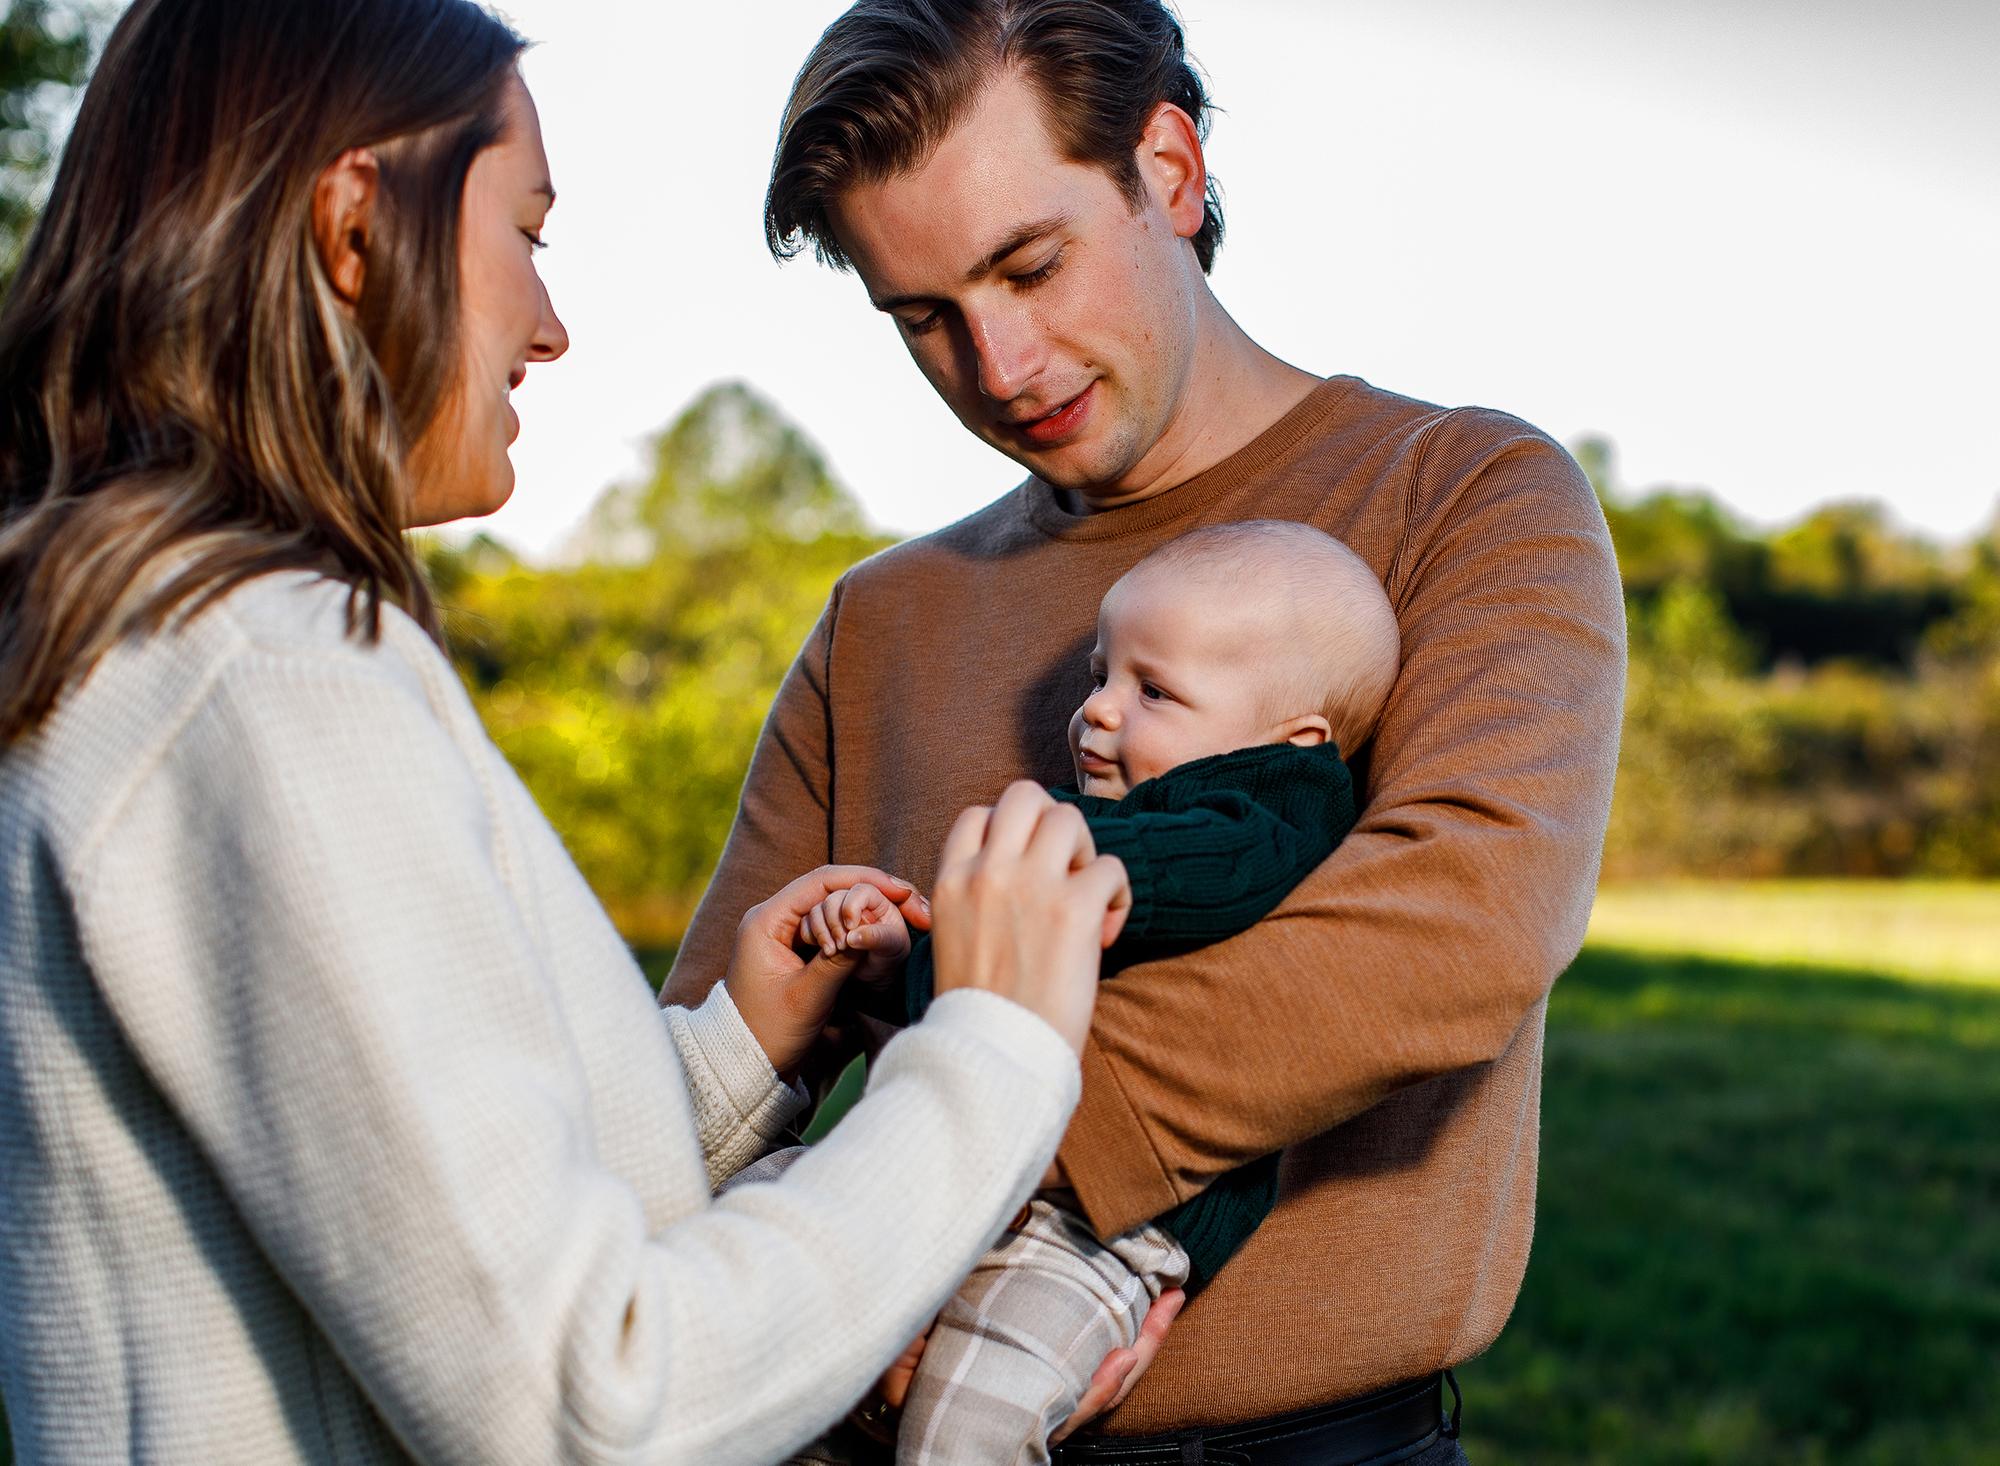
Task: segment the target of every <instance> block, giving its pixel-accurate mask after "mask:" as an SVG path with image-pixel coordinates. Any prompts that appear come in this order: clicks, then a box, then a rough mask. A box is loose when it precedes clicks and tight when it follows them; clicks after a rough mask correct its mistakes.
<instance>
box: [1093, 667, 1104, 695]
mask: <svg viewBox="0 0 2000 1466" xmlns="http://www.w3.org/2000/svg"><path fill="white" fill-rule="evenodd" d="M1090 685H1091V686H1092V687H1093V688H1095V689H1097V690H1098V691H1100V692H1101V691H1103V689H1104V674H1103V673H1102V672H1100V671H1099V670H1098V669H1097V668H1095V667H1092V668H1091V669H1090Z"/></svg>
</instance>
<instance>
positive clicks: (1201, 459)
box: [1059, 291, 1320, 514]
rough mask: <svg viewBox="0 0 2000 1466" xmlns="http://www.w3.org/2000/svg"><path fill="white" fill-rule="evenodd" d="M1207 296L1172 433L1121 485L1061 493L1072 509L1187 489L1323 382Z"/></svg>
mask: <svg viewBox="0 0 2000 1466" xmlns="http://www.w3.org/2000/svg"><path fill="white" fill-rule="evenodd" d="M1203 297H1204V298H1203V301H1202V308H1201V313H1202V318H1201V321H1200V323H1199V325H1198V327H1197V332H1196V341H1195V349H1194V353H1193V360H1192V361H1191V362H1190V364H1189V369H1188V380H1187V383H1186V385H1185V386H1184V387H1183V388H1182V391H1181V394H1180V402H1179V405H1178V406H1177V407H1176V409H1175V411H1174V415H1173V417H1172V419H1171V420H1170V421H1169V422H1168V424H1167V429H1166V431H1165V432H1163V433H1162V434H1161V435H1160V437H1159V441H1157V442H1156V443H1154V444H1153V446H1152V447H1151V448H1150V449H1148V450H1147V452H1146V455H1145V457H1143V458H1142V459H1140V460H1139V462H1138V463H1137V464H1135V465H1134V466H1133V469H1132V472H1131V473H1129V474H1127V475H1126V476H1125V478H1124V479H1123V480H1121V483H1120V486H1118V487H1114V488H1107V489H1104V490H1101V491H1099V490H1092V489H1066V490H1063V491H1061V493H1060V496H1059V498H1060V502H1061V504H1062V506H1063V507H1064V508H1065V509H1066V510H1068V511H1069V512H1070V513H1072V514H1098V513H1101V512H1103V511H1104V510H1106V509H1117V508H1121V507H1123V506H1125V505H1128V504H1137V503H1141V502H1143V501H1144V500H1147V499H1151V498H1155V497H1157V496H1158V495H1160V494H1164V493H1166V492H1168V491H1169V490H1171V489H1174V488H1177V487H1179V486H1180V485H1181V484H1184V483H1186V482H1187V481H1188V480H1189V479H1191V478H1194V477H1195V476H1196V475H1197V474H1201V473H1205V472H1207V471H1208V470H1209V469H1211V468H1213V467H1215V465H1216V464H1218V463H1220V462H1222V461H1223V460H1224V459H1225V458H1228V457H1229V456H1230V455H1231V454H1233V453H1235V452H1237V451H1238V450H1239V449H1242V448H1244V447H1246V446H1248V445H1249V443H1250V442H1251V441H1252V440H1254V439H1255V438H1256V437H1257V436H1258V435H1259V434H1261V433H1262V432H1263V431H1264V430H1265V429H1266V428H1269V427H1270V426H1271V425H1272V424H1273V423H1275V422H1277V421H1278V419H1279V418H1281V417H1283V416H1284V415H1285V414H1286V413H1288V412H1290V411H1291V410H1292V409H1293V408H1294V407H1297V406H1298V405H1299V403H1300V402H1302V401H1304V400H1305V398H1306V397H1307V395H1308V394H1310V393H1311V392H1312V390H1313V389H1314V388H1315V387H1317V386H1319V384H1320V379H1319V378H1318V377H1315V376H1314V375H1312V373H1310V372H1306V371H1301V370H1300V369H1299V368H1298V367H1295V366H1293V365H1291V364H1290V363H1289V362H1285V361H1281V360H1280V359H1279V358H1277V357H1276V356H1273V355H1272V354H1271V353H1270V352H1268V351H1266V350H1265V349H1264V348H1263V347H1261V346H1259V345H1258V344H1257V343H1256V342H1255V341H1252V340H1251V339H1250V337H1249V336H1248V335H1247V334H1246V333H1245V332H1244V330H1243V328H1242V327H1241V326H1239V325H1237V324H1236V322H1235V321H1234V320H1233V319H1231V317H1230V315H1229V313H1228V312H1227V311H1225V310H1224V309H1223V308H1222V304H1221V302H1220V301H1218V300H1216V298H1215V297H1214V296H1213V295H1209V294H1208V293H1207V292H1206V291H1204V292H1203Z"/></svg>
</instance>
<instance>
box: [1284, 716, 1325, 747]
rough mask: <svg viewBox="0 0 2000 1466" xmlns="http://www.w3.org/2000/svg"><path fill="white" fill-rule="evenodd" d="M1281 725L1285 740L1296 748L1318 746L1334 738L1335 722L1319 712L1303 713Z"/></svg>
mask: <svg viewBox="0 0 2000 1466" xmlns="http://www.w3.org/2000/svg"><path fill="white" fill-rule="evenodd" d="M1281 726H1282V730H1283V732H1284V735H1285V738H1284V741H1285V742H1287V743H1289V744H1291V745H1292V747H1294V748H1318V747H1319V746H1320V745H1321V744H1322V743H1326V742H1329V741H1331V739H1332V738H1333V724H1331V723H1329V722H1327V720H1326V719H1325V718H1322V717H1321V716H1320V715H1319V714H1318V713H1301V714H1300V715H1299V716H1298V717H1296V718H1291V719H1288V720H1287V721H1286V722H1285V723H1284V724H1282V725H1281Z"/></svg>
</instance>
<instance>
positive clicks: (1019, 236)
mask: <svg viewBox="0 0 2000 1466" xmlns="http://www.w3.org/2000/svg"><path fill="white" fill-rule="evenodd" d="M1093 176H1095V177H1096V179H1097V181H1099V182H1101V184H1102V185H1104V186H1106V187H1114V188H1115V185H1112V184H1111V182H1110V179H1109V178H1108V177H1105V176H1103V175H1102V173H1101V170H1099V169H1096V168H1094V167H1092V166H1090V165H1088V164H1079V163H1075V162H1072V161H1070V160H1069V159H1068V158H1066V157H1065V156H1063V154H1062V153H1061V151H1060V150H1059V149H1058V147H1057V144H1056V142H1055V140H1054V138H1053V136H1052V135H1051V134H1050V132H1049V130H1048V127H1047V124H1046V121H1045V119H1044V116H1043V110H1042V104H1041V100H1040V98H1039V96H1038V94H1037V93H1036V92H1035V89H1034V87H1033V86H1032V84H1030V83H1029V82H1028V81H1026V79H1024V78H1021V77H1019V76H1017V75H1014V74H1011V73H1007V74H1003V75H1001V76H999V77H997V78H995V79H994V80H993V81H992V82H990V83H988V84H987V85H986V87H985V88H984V89H982V91H981V92H980V94H979V97H978V98H977V100H976V101H975V102H974V103H973V105H972V106H971V107H970V108H969V109H968V110H967V112H966V114H965V115H964V116H963V117H961V118H960V119H959V120H958V122H957V123H955V124H954V125H953V127H952V129H951V130H950V131H949V132H948V133H946V134H945V136H944V137H943V138H942V139H941V140H940V141H939V142H938V144H937V146H936V147H935V148H933V149H932V150H931V152H930V153H929V155H928V156H926V157H925V158H923V159H922V160H921V161H919V162H918V163H917V164H915V165H914V166H913V167H910V168H907V169H904V170H902V171H900V172H898V173H894V174H891V175H889V176H888V177H885V178H876V179H870V180H868V181H865V182H859V183H856V184H854V185H853V186H852V187H850V188H848V189H846V190H845V191H843V192H842V193H841V194H840V196H839V197H838V198H836V199H834V200H833V201H832V206H831V209H830V214H831V222H832V224H833V227H834V233H835V235H836V236H837V237H838V238H839V240H840V244H841V248H842V250H843V251H844V252H845V253H846V254H847V255H848V256H849V257H850V258H851V259H852V260H853V261H854V263H855V266H856V268H857V269H858V270H859V271H860V272H861V275H862V277H863V280H864V282H865V283H866V284H867V285H868V287H869V292H870V295H871V297H874V298H875V299H876V301H877V304H882V303H884V298H885V297H894V296H896V295H898V294H899V293H901V292H903V291H905V290H915V289H918V288H923V289H928V290H936V289H940V288H943V287H945V286H955V285H957V284H958V283H960V282H961V281H962V280H969V279H976V278H978V277H979V276H980V275H982V274H984V273H986V272H988V271H990V270H991V269H992V268H993V267H994V266H995V265H997V264H998V263H1000V262H1001V261H1002V260H1004V259H1005V258H1006V256H1007V255H1009V254H1011V253H1013V252H1014V251H1015V250H1017V249H1020V248H1022V247H1023V246H1024V245H1025V244H1028V243H1032V242H1033V241H1034V238H1036V237H1046V235H1047V234H1049V233H1053V232H1055V228H1057V227H1061V226H1062V225H1063V224H1066V223H1069V222H1073V220H1074V218H1075V215H1076V213H1077V210H1078V202H1079V195H1080V193H1081V192H1082V190H1083V189H1086V188H1088V187H1089V185H1090V183H1091V181H1092V177H1093ZM889 303H893V300H891V301H890V302H889Z"/></svg>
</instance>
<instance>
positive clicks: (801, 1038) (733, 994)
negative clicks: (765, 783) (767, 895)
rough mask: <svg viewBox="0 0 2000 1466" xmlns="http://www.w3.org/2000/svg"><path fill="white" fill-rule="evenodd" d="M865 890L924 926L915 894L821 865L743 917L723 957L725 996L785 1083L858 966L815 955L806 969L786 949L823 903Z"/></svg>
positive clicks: (853, 868)
mask: <svg viewBox="0 0 2000 1466" xmlns="http://www.w3.org/2000/svg"><path fill="white" fill-rule="evenodd" d="M863 884H866V885H869V886H872V887H873V888H874V889H875V890H876V891H877V892H878V893H879V894H880V895H881V896H882V897H883V898H884V899H885V900H886V901H888V902H891V903H893V904H894V906H895V907H896V909H897V910H898V912H899V914H900V916H901V918H902V920H903V921H905V922H906V923H907V924H909V925H911V926H914V927H916V928H917V929H918V930H920V931H921V930H924V929H927V928H928V927H929V926H930V903H929V902H927V901H925V900H924V898H923V897H922V896H920V895H918V894H917V890H916V887H914V886H912V885H911V884H910V883H909V882H908V881H905V880H899V879H898V878H896V877H895V876H892V875H890V874H889V873H888V872H887V871H880V870H876V869H875V868H874V867H872V866H866V865H823V866H821V867H820V868H819V869H818V870H816V871H813V872H812V873H811V874H809V875H803V876H800V877H799V878H798V879H797V880H795V881H793V882H792V883H791V884H790V885H788V886H786V887H785V888H784V890H782V891H780V892H778V894H777V895H775V896H773V897H771V899H770V900H768V901H764V902H761V903H760V904H758V905H756V906H753V907H751V908H750V909H749V910H748V911H746V912H744V913H743V920H742V922H741V923H740V924H739V925H738V926H737V928H736V950H735V951H734V952H733V953H732V954H731V955H730V958H729V973H728V976H727V977H725V978H724V979H723V981H725V982H726V983H728V984H729V996H730V998H731V999H732V1000H734V1002H735V1004H736V1011H737V1012H738V1013H740V1014H741V1015H742V1017H743V1022H744V1025H745V1026H746V1027H747V1028H749V1030H750V1032H751V1034H752V1035H753V1036H754V1037H755V1038H756V1040H757V1042H758V1044H759V1045H760V1046H762V1048H763V1050H764V1055H765V1057H766V1058H768V1059H769V1060H770V1061H771V1067H772V1068H773V1069H775V1070H777V1071H778V1073H779V1075H780V1076H782V1077H783V1078H785V1079H787V1080H789V1079H790V1078H791V1077H792V1076H793V1074H794V1073H795V1072H796V1071H797V1069H798V1066H799V1063H800V1061H801V1060H803V1059H804V1058H805V1056H806V1053H807V1051H808V1050H810V1049H811V1048H812V1046H813V1042H814V1040H816V1039H817V1038H818V1037H819V1034H820V1029H821V1028H822V1027H823V1026H824V1025H825V1023H826V1019H827V1014H828V1013H830V1012H832V1010H833V1000H834V998H835V997H836V996H837V995H838V994H839V992H840V986H841V984H842V983H844V982H846V981H847V979H848V978H849V977H851V976H852V975H853V973H854V970H855V969H856V968H857V967H859V966H860V964H861V953H860V952H859V951H857V950H852V949H850V950H843V951H839V952H837V953H835V954H834V955H832V956H827V955H826V954H825V953H821V954H820V955H818V956H815V957H814V958H813V959H812V960H811V961H810V962H808V961H807V960H806V959H805V958H803V957H801V956H800V955H799V954H798V953H797V952H795V951H794V950H792V942H793V939H794V938H795V937H796V936H797V935H798V934H799V928H800V924H801V923H802V922H803V921H804V920H805V918H806V917H807V915H808V914H809V913H811V912H812V911H814V910H815V909H817V908H818V907H819V906H820V904H821V903H822V902H824V901H825V900H826V899H827V898H828V897H829V896H831V895H833V894H834V893H835V892H838V891H847V890H851V889H852V888H854V887H855V886H859V885H863Z"/></svg>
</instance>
